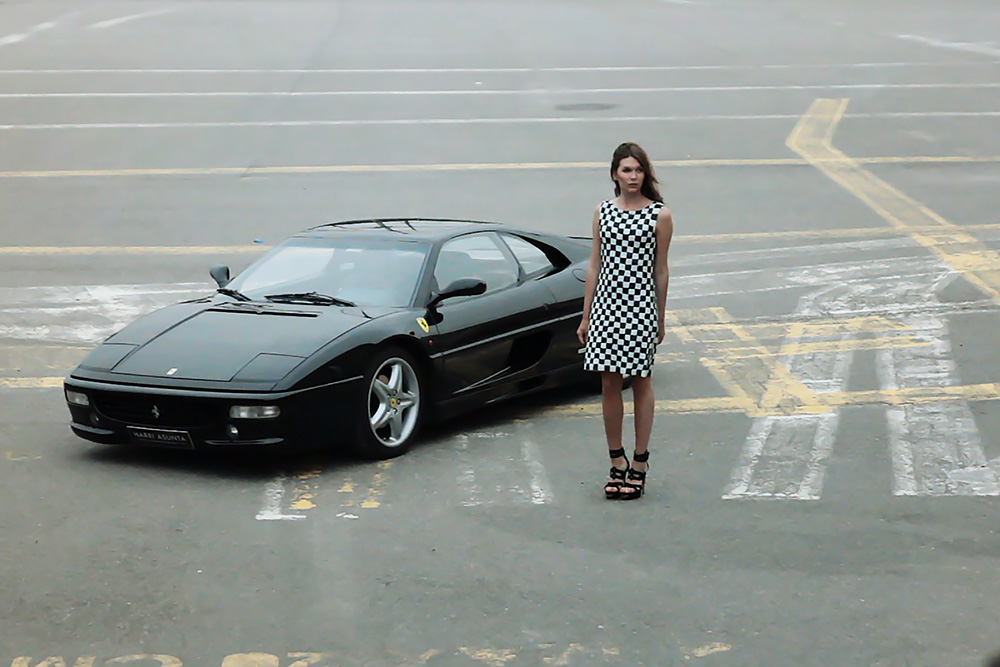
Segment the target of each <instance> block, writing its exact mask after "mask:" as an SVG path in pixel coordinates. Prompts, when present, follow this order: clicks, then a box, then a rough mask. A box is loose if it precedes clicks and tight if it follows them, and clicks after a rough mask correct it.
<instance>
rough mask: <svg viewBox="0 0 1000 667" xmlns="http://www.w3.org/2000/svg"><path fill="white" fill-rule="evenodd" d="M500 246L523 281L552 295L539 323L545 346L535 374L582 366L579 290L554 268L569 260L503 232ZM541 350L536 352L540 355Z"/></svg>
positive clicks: (581, 296)
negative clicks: (507, 251)
mask: <svg viewBox="0 0 1000 667" xmlns="http://www.w3.org/2000/svg"><path fill="white" fill-rule="evenodd" d="M500 238H501V239H503V242H504V244H506V245H507V247H508V248H510V250H511V252H512V253H513V255H514V257H515V258H516V259H517V261H518V264H520V265H521V276H522V278H521V279H522V280H523V281H535V282H536V283H538V284H539V285H541V286H543V287H545V289H546V290H547V291H548V292H549V293H550V294H551V295H552V304H551V306H550V307H549V309H548V310H547V311H546V317H545V320H544V321H543V322H541V323H540V328H541V327H544V331H545V332H546V333H547V336H546V339H547V340H548V346H547V348H546V349H545V350H544V356H543V357H541V356H540V357H539V359H538V361H539V362H540V363H539V366H538V368H537V370H538V372H539V373H546V372H551V371H558V370H562V369H564V368H567V367H570V366H577V365H580V364H582V363H583V357H582V355H581V354H580V352H579V350H580V347H581V346H580V341H579V340H578V339H577V335H576V330H577V327H579V326H580V316H581V315H582V309H583V286H582V284H581V283H580V282H579V281H577V280H576V279H570V277H569V276H567V275H566V274H565V273H562V272H560V270H559V269H558V268H557V267H564V268H565V267H567V265H568V263H569V260H568V259H566V257H565V255H563V254H562V253H560V252H559V251H558V250H557V249H555V248H552V247H551V246H548V245H547V244H545V243H543V242H541V241H537V240H534V239H531V238H527V237H522V236H518V235H516V234H511V233H507V232H503V233H501V234H500ZM541 352H543V351H542V350H538V353H539V354H541Z"/></svg>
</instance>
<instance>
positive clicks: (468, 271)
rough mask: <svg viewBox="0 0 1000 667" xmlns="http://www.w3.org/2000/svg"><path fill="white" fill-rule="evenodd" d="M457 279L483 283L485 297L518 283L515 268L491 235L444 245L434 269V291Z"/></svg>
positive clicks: (462, 238)
mask: <svg viewBox="0 0 1000 667" xmlns="http://www.w3.org/2000/svg"><path fill="white" fill-rule="evenodd" d="M460 278H475V279H477V280H482V281H484V282H485V283H486V293H490V292H495V291H497V290H500V289H503V288H505V287H510V286H511V285H514V284H516V283H517V278H518V271H517V265H516V264H515V263H514V262H512V261H511V260H510V258H509V257H508V256H507V255H506V254H504V252H503V250H501V249H500V246H499V245H497V241H496V239H495V237H494V236H493V235H492V234H468V235H466V236H460V237H458V238H457V239H452V240H451V241H448V242H447V243H446V244H444V246H443V247H442V248H441V252H440V254H439V255H438V260H437V266H435V268H434V280H435V282H436V283H437V289H445V288H446V287H448V285H450V284H451V283H453V282H455V281H456V280H459V279H460Z"/></svg>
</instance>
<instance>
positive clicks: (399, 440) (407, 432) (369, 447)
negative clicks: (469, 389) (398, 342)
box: [359, 348, 423, 459]
mask: <svg viewBox="0 0 1000 667" xmlns="http://www.w3.org/2000/svg"><path fill="white" fill-rule="evenodd" d="M364 382H365V384H364V386H365V396H366V400H365V406H366V410H365V414H364V415H363V417H362V419H363V422H362V423H361V429H360V431H361V433H360V436H361V437H360V440H361V442H360V443H359V444H360V445H361V449H362V454H364V455H365V456H369V457H371V458H377V459H385V458H391V457H393V456H398V455H400V454H402V453H403V452H404V451H406V449H407V448H408V446H409V444H410V442H411V441H412V440H413V438H414V436H415V435H416V432H417V430H418V428H419V426H420V418H421V416H422V407H423V406H422V404H421V391H420V389H421V388H420V375H419V373H418V371H417V364H416V362H415V361H414V360H413V358H412V357H411V356H410V355H409V353H407V352H406V351H404V350H401V349H395V348H390V349H386V350H382V351H381V352H379V353H378V354H376V356H375V358H374V359H372V362H371V364H369V367H368V372H367V373H365V380H364Z"/></svg>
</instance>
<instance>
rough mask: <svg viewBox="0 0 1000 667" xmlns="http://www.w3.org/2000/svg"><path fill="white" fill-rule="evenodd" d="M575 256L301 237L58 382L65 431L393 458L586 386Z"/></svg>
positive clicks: (404, 238)
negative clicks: (343, 448) (490, 414)
mask: <svg viewBox="0 0 1000 667" xmlns="http://www.w3.org/2000/svg"><path fill="white" fill-rule="evenodd" d="M589 253H590V241H589V239H582V238H569V237H564V236H557V235H551V234H542V233H537V232H529V231H524V230H519V229H513V228H510V227H507V226H504V225H499V224H491V223H483V222H474V221H460V220H423V219H420V220H412V219H391V220H389V219H387V220H361V221H347V222H338V223H333V224H328V225H322V226H319V227H315V228H312V229H309V230H306V231H304V232H302V233H299V234H296V235H295V236H292V237H291V238H289V239H287V240H286V241H284V242H282V243H281V244H279V245H277V246H275V247H274V248H272V249H271V250H270V251H268V252H267V253H266V254H265V255H263V256H262V257H261V258H260V259H259V260H257V261H255V262H253V263H252V264H251V265H250V266H248V267H247V268H246V269H245V270H244V271H242V272H241V273H240V274H239V275H238V276H236V277H235V278H233V279H232V280H230V271H229V269H228V267H225V266H217V267H214V268H213V269H212V271H211V274H212V276H213V278H214V279H215V281H216V282H217V283H218V285H219V287H218V290H217V291H216V292H215V293H213V294H211V295H208V296H206V297H204V298H200V299H195V300H192V301H185V302H183V303H178V304H175V305H173V306H169V307H166V308H162V309H160V310H157V311H155V312H153V313H150V314H149V315H146V316H144V317H142V318H140V319H138V320H137V321H135V322H133V323H132V324H130V325H129V326H127V327H125V328H124V329H123V330H121V331H119V332H118V333H116V334H114V335H112V336H111V337H109V338H108V339H107V340H105V341H104V343H103V344H101V345H100V346H99V347H97V348H96V349H94V350H93V351H91V352H90V354H89V355H88V356H87V357H86V358H85V359H84V360H83V362H81V363H80V365H79V366H78V367H77V368H76V369H75V370H74V371H73V372H72V373H71V374H70V376H69V377H68V378H67V379H66V381H65V394H66V401H67V403H68V405H69V410H70V413H71V415H72V429H73V432H74V433H76V434H77V435H79V436H80V437H82V438H86V439H87V440H92V441H95V442H100V443H107V444H135V445H156V446H162V447H174V448H184V449H204V448H213V447H232V446H256V447H279V448H280V447H287V446H291V445H292V444H293V443H297V444H307V445H327V444H330V445H334V444H337V443H347V444H351V445H354V446H355V447H357V449H358V451H359V452H360V453H361V454H362V455H363V456H366V457H369V458H375V459H383V458H390V457H393V456H397V455H399V454H402V453H403V452H404V451H406V449H407V448H408V447H409V445H410V444H411V443H412V442H413V440H414V437H415V436H416V434H417V433H418V431H419V429H420V426H421V424H422V423H424V422H425V421H427V420H442V419H446V418H448V417H451V416H454V415H456V414H458V413H460V412H463V411H466V410H469V409H471V408H475V407H477V406H481V405H484V404H487V403H492V402H495V401H499V400H502V399H505V398H509V397H513V396H517V395H522V394H525V393H527V392H532V391H537V390H540V389H544V388H548V387H554V386H557V385H560V384H570V383H576V382H579V381H580V380H581V378H582V377H584V371H583V366H582V355H581V354H580V353H579V350H580V345H579V342H578V341H577V336H576V328H577V326H578V324H579V321H580V316H581V312H582V307H583V291H584V279H585V273H586V271H585V270H586V264H587V260H588V257H589ZM588 375H589V374H588Z"/></svg>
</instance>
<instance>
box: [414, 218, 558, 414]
mask: <svg viewBox="0 0 1000 667" xmlns="http://www.w3.org/2000/svg"><path fill="white" fill-rule="evenodd" d="M461 278H474V279H477V280H482V281H484V282H485V283H486V292H485V293H483V294H480V295H477V296H467V297H456V298H453V299H447V300H445V301H443V302H442V303H440V304H438V305H437V306H436V308H435V312H434V314H433V315H434V317H433V319H434V321H435V324H436V329H437V336H436V342H435V345H436V346H437V347H438V349H439V350H440V352H438V356H439V357H441V360H442V361H443V369H444V373H443V374H442V375H441V376H440V378H441V383H440V385H441V386H439V387H438V390H439V391H440V396H441V398H442V399H445V400H447V399H448V398H451V397H456V398H457V397H461V396H471V395H472V394H478V395H479V397H480V399H482V400H491V399H492V398H493V397H499V396H502V395H504V394H506V393H509V392H510V391H511V384H512V383H514V382H516V380H517V378H518V377H519V372H520V371H521V370H523V369H524V359H523V358H522V356H521V355H522V351H523V349H524V348H525V346H526V343H525V341H526V340H528V341H530V336H531V335H533V329H534V328H535V325H536V324H537V322H539V321H541V320H543V319H544V317H545V313H546V311H547V310H548V308H549V306H550V304H551V303H552V301H553V297H552V294H551V292H549V291H548V290H546V289H545V288H544V287H542V286H541V285H539V284H538V283H537V282H535V281H522V280H521V272H520V268H519V266H518V263H517V261H516V260H515V259H514V257H513V256H512V255H511V254H510V251H509V250H508V249H507V247H506V246H505V245H503V243H501V242H500V240H499V238H498V237H497V235H496V234H495V233H493V232H477V233H473V234H466V235H464V236H460V237H457V238H455V239H452V240H450V241H448V242H447V243H445V244H444V246H442V248H441V250H440V252H439V254H438V256H437V261H436V264H435V267H434V283H435V284H436V286H435V289H436V290H443V289H445V288H446V287H447V286H448V285H449V284H451V283H452V282H454V281H455V280H458V279H461ZM484 394H485V395H484Z"/></svg>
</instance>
